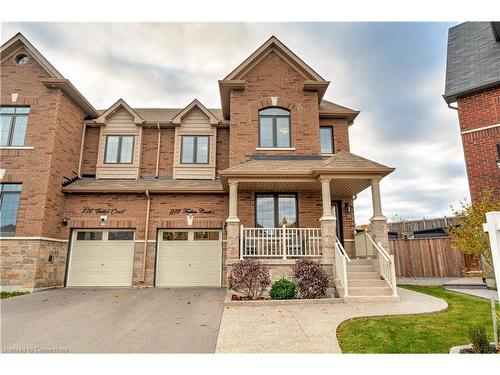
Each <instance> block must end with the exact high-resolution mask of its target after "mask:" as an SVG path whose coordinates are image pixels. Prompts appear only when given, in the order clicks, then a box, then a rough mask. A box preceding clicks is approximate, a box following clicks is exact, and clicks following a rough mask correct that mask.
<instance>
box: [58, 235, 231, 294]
mask: <svg viewBox="0 0 500 375" xmlns="http://www.w3.org/2000/svg"><path fill="white" fill-rule="evenodd" d="M221 237H222V233H221V232H220V231H214V230H195V231H194V230H176V231H170V230H163V231H160V232H159V234H158V244H157V259H156V278H155V279H156V286H161V287H182V286H220V285H221V266H222V238H221ZM133 266H134V232H133V231H129V230H76V231H74V233H73V237H72V244H71V252H70V259H69V268H68V278H67V286H69V287H114V286H131V285H132V273H133Z"/></svg>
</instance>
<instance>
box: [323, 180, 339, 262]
mask: <svg viewBox="0 0 500 375" xmlns="http://www.w3.org/2000/svg"><path fill="white" fill-rule="evenodd" d="M330 181H331V179H330V178H322V179H321V196H322V201H323V216H321V219H319V221H320V222H321V253H322V258H323V260H326V259H328V260H329V261H331V260H332V259H333V258H334V257H335V236H336V218H335V215H333V213H332V199H331V196H330Z"/></svg>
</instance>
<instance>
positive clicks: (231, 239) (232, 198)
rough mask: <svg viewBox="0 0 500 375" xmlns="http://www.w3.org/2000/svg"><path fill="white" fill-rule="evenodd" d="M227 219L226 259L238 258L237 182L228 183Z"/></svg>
mask: <svg viewBox="0 0 500 375" xmlns="http://www.w3.org/2000/svg"><path fill="white" fill-rule="evenodd" d="M228 184H229V217H228V218H227V220H226V226H227V250H226V258H227V259H238V258H239V245H240V219H239V218H238V181H229V182H228Z"/></svg>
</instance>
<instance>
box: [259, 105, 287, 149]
mask: <svg viewBox="0 0 500 375" xmlns="http://www.w3.org/2000/svg"><path fill="white" fill-rule="evenodd" d="M290 138H291V137H290V111H287V110H285V109H282V108H266V109H262V110H261V111H259V147H265V148H283V147H290V144H291V141H290Z"/></svg>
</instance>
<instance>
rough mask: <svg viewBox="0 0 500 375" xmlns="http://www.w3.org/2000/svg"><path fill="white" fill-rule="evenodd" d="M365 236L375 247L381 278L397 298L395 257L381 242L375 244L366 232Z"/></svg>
mask: <svg viewBox="0 0 500 375" xmlns="http://www.w3.org/2000/svg"><path fill="white" fill-rule="evenodd" d="M365 236H366V237H367V238H368V240H369V241H370V242H371V244H372V245H373V248H374V249H375V252H374V253H376V254H377V258H378V267H379V273H380V276H381V277H383V278H384V280H385V281H386V282H387V284H389V286H390V287H391V289H392V295H394V296H397V295H398V292H397V285H396V269H395V266H394V255H390V254H389V252H388V251H387V250H386V249H384V247H383V246H382V244H381V243H380V242H378V243H375V241H374V240H373V238H372V237H371V236H370V235H369V234H368V233H366V232H365Z"/></svg>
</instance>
